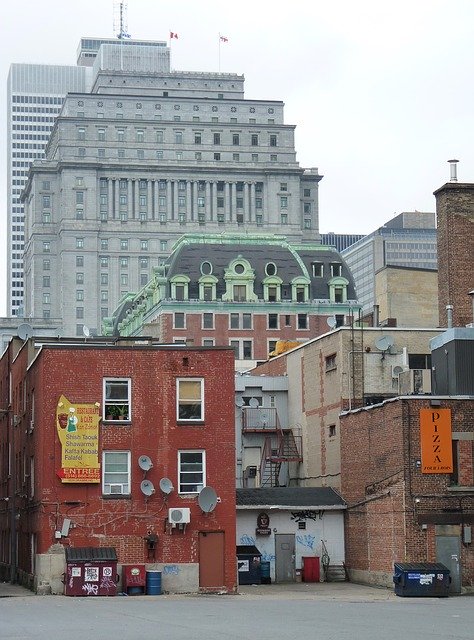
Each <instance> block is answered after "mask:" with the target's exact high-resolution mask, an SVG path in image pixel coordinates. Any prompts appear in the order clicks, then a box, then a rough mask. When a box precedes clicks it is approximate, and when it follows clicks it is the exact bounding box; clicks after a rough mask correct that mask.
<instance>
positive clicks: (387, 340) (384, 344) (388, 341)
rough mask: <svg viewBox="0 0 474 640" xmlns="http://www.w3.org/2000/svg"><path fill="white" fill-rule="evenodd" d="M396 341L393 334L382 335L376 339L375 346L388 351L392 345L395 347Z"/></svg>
mask: <svg viewBox="0 0 474 640" xmlns="http://www.w3.org/2000/svg"><path fill="white" fill-rule="evenodd" d="M394 342H395V341H394V339H393V337H392V336H382V337H381V338H379V339H378V340H377V341H376V343H375V346H376V347H377V349H379V350H380V351H388V350H389V349H390V347H393V344H394Z"/></svg>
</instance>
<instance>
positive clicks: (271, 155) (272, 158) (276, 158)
mask: <svg viewBox="0 0 474 640" xmlns="http://www.w3.org/2000/svg"><path fill="white" fill-rule="evenodd" d="M277 160H278V156H277V155H276V154H275V153H271V154H270V162H277Z"/></svg>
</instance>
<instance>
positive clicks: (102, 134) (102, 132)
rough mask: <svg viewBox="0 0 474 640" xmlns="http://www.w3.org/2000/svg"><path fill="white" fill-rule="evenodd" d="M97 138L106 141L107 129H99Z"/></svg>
mask: <svg viewBox="0 0 474 640" xmlns="http://www.w3.org/2000/svg"><path fill="white" fill-rule="evenodd" d="M97 140H98V141H99V142H105V129H97Z"/></svg>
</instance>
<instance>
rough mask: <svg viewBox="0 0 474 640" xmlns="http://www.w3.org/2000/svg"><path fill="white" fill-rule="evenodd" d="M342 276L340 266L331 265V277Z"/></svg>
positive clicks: (337, 264) (336, 264) (338, 264)
mask: <svg viewBox="0 0 474 640" xmlns="http://www.w3.org/2000/svg"><path fill="white" fill-rule="evenodd" d="M341 275H342V264H340V263H338V262H336V263H334V264H332V265H331V276H332V277H333V278H336V277H338V276H341Z"/></svg>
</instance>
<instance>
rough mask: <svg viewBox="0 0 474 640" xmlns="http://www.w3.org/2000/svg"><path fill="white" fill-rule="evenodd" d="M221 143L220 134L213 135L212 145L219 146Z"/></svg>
mask: <svg viewBox="0 0 474 640" xmlns="http://www.w3.org/2000/svg"><path fill="white" fill-rule="evenodd" d="M220 143H221V134H220V133H215V134H214V144H220Z"/></svg>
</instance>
